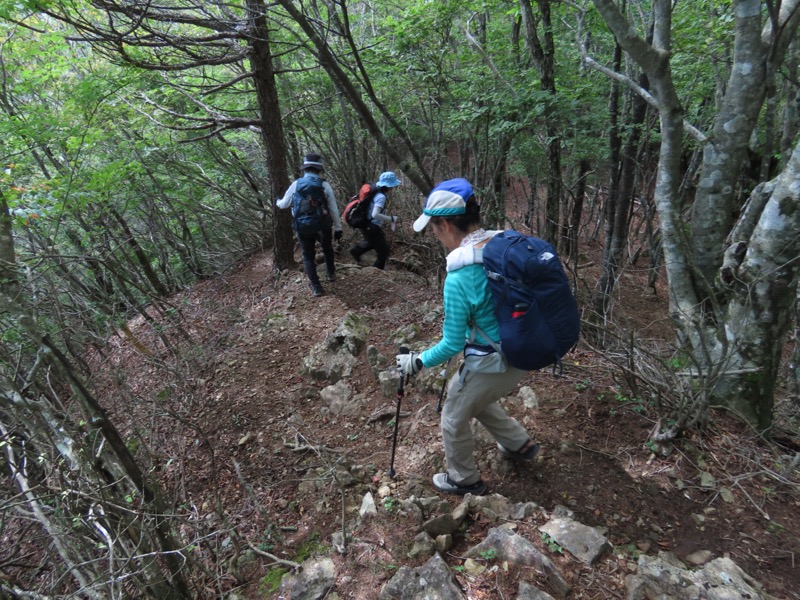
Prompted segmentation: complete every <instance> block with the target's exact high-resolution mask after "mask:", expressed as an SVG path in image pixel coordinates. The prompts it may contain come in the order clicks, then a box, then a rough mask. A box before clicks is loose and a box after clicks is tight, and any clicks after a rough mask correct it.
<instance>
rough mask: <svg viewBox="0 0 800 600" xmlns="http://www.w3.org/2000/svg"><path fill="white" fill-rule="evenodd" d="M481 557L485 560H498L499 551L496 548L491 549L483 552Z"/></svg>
mask: <svg viewBox="0 0 800 600" xmlns="http://www.w3.org/2000/svg"><path fill="white" fill-rule="evenodd" d="M480 556H481V558H482V559H483V560H494V559H495V558H497V551H496V550H495V549H494V548H489V549H488V550H482V551H481V552H480Z"/></svg>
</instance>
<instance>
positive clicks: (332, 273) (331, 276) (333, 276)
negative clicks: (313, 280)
mask: <svg viewBox="0 0 800 600" xmlns="http://www.w3.org/2000/svg"><path fill="white" fill-rule="evenodd" d="M325 278H326V279H327V280H328V281H336V272H335V271H328V274H327V275H326V276H325Z"/></svg>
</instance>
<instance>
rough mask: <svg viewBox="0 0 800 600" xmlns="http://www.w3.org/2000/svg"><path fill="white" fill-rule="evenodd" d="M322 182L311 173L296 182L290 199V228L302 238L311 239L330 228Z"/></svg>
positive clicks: (317, 176) (320, 178)
mask: <svg viewBox="0 0 800 600" xmlns="http://www.w3.org/2000/svg"><path fill="white" fill-rule="evenodd" d="M322 182H323V179H322V177H320V176H319V175H314V174H313V173H306V174H305V175H303V176H302V177H301V178H300V179H298V180H297V185H296V186H295V190H294V195H293V197H292V227H293V228H294V230H295V231H296V232H297V234H298V235H300V236H302V237H312V236H314V235H316V234H318V233H319V232H320V231H322V230H323V229H324V228H325V227H328V228H330V226H331V217H330V214H329V213H328V200H327V198H325V188H323V187H322Z"/></svg>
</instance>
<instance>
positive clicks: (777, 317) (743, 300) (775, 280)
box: [718, 145, 800, 431]
mask: <svg viewBox="0 0 800 600" xmlns="http://www.w3.org/2000/svg"><path fill="white" fill-rule="evenodd" d="M798 181H800V145H798V146H797V147H795V149H794V152H793V153H792V156H791V158H790V159H789V162H788V163H787V165H786V168H785V169H784V170H783V172H781V174H780V175H778V177H777V178H776V179H774V180H773V181H772V182H770V183H769V184H768V185H766V186H764V189H763V190H758V191H757V192H756V193H763V192H764V191H767V190H769V191H770V192H771V193H769V196H768V198H767V199H766V204H765V205H764V208H763V210H762V211H760V217H759V219H758V221H757V222H756V223H755V225H754V227H753V230H752V233H748V232H747V231H746V230H744V228H743V229H740V230H738V231H737V235H736V239H735V240H733V242H734V243H733V245H732V246H730V247H729V249H728V250H729V251H728V252H727V253H726V255H725V256H726V260H725V262H724V266H723V269H722V271H721V273H720V279H721V281H722V283H723V284H724V285H725V286H726V290H727V292H728V293H729V294H730V301H729V303H728V311H727V314H726V318H725V323H726V328H725V333H726V340H725V341H726V342H727V348H728V349H729V351H728V355H729V356H730V359H729V360H728V363H727V364H728V371H729V374H726V375H724V376H723V379H722V381H721V382H720V384H719V389H718V395H719V396H721V397H723V398H724V397H729V398H732V399H733V400H734V403H733V407H734V408H736V409H737V410H739V411H740V412H741V413H743V414H744V415H745V416H746V417H748V418H750V419H751V420H753V421H754V422H755V423H756V424H757V425H758V427H759V430H761V431H764V430H766V429H767V428H768V427H769V426H770V425H771V424H772V407H773V397H774V391H775V385H776V382H777V379H778V367H779V366H780V358H781V352H782V350H783V342H784V339H785V337H786V333H787V332H788V330H789V325H790V323H791V322H792V319H793V314H792V313H793V307H794V303H795V300H796V295H797V285H798V283H797V282H798V275H800V261H798V258H797V257H798V256H800V236H798V235H797V232H798V231H800V210H798V206H800V188H798V185H797V182H798ZM738 240H747V241H746V242H741V241H738Z"/></svg>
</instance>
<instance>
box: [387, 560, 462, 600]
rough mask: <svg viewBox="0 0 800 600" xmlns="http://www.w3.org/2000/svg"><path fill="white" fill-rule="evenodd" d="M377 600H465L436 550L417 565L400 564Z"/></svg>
mask: <svg viewBox="0 0 800 600" xmlns="http://www.w3.org/2000/svg"><path fill="white" fill-rule="evenodd" d="M378 598H379V600H423V599H424V600H466V596H464V593H463V592H462V591H461V587H460V586H459V585H458V582H457V581H456V578H455V576H454V575H453V573H452V571H450V568H449V567H448V566H447V563H445V562H444V560H443V559H442V557H441V555H439V553H436V554H434V555H433V556H432V557H431V558H430V560H428V562H426V563H425V564H424V565H422V566H421V567H417V568H416V569H411V568H409V567H405V566H403V567H400V568H399V569H398V570H397V573H396V574H395V576H394V577H392V578H391V579H390V580H389V581H388V582H387V583H386V585H384V586H383V588H382V589H381V593H380V595H379V596H378Z"/></svg>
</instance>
